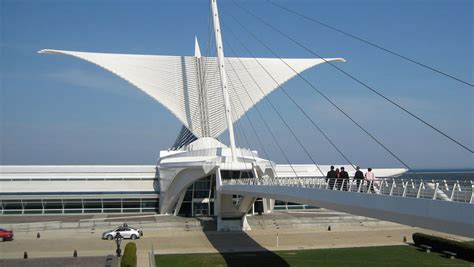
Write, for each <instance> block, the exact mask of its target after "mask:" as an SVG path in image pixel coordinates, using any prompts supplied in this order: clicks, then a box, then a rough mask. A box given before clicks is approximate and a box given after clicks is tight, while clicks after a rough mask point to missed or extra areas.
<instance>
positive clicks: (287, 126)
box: [226, 43, 324, 176]
mask: <svg viewBox="0 0 474 267" xmlns="http://www.w3.org/2000/svg"><path fill="white" fill-rule="evenodd" d="M226 46H228V47H229V48H230V49H231V50H232V51H233V53H234V54H235V50H234V49H233V48H232V46H231V45H230V44H229V43H226ZM238 59H239V62H240V64H241V65H242V67H243V68H244V69H245V70H246V72H247V73H248V74H249V76H250V77H251V79H252V80H253V82H254V83H255V85H257V87H258V88H259V90H260V92H261V93H262V94H263V95H265V93H264V91H263V89H262V88H261V87H260V85H259V84H258V83H257V81H256V80H255V78H254V77H253V75H252V74H251V73H250V71H249V70H248V69H247V67H246V66H245V65H244V64H243V63H242V61H241V60H240V58H238ZM229 63H230V62H229ZM230 65H232V63H230ZM237 79H238V80H239V81H240V82H241V80H240V78H239V77H238V75H237ZM241 83H242V82H241ZM242 87H243V88H245V86H244V85H243V84H242ZM245 90H247V89H246V88H245ZM249 98H250V99H252V98H251V97H250V96H249ZM265 100H266V101H267V103H269V104H270V106H271V107H272V109H273V110H274V111H275V113H276V114H277V115H278V117H279V118H280V120H281V121H282V122H283V124H284V125H285V126H286V128H288V130H289V131H290V133H291V135H292V136H293V137H294V138H295V140H296V142H298V144H299V146H300V147H301V149H302V150H303V151H304V152H305V153H306V155H307V156H308V158H309V159H310V160H311V161H312V162H313V164H314V165H315V166H316V167H317V168H318V170H319V172H320V173H321V175H322V176H324V172H323V171H322V170H321V168H320V167H319V166H318V164H316V162H315V161H314V159H313V157H312V156H311V154H310V153H309V152H308V150H307V149H306V148H305V147H304V145H303V143H302V142H301V140H299V138H298V136H296V134H295V132H294V131H293V130H292V129H291V127H290V126H289V124H288V123H287V122H286V121H285V119H284V118H283V116H282V115H281V113H280V112H279V111H278V109H277V108H276V107H275V105H274V104H273V103H272V102H271V101H270V99H269V98H268V97H265ZM252 101H253V100H252Z"/></svg>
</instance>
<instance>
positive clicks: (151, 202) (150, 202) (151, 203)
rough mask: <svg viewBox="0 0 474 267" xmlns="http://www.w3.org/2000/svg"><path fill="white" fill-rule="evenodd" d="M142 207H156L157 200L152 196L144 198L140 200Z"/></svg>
mask: <svg viewBox="0 0 474 267" xmlns="http://www.w3.org/2000/svg"><path fill="white" fill-rule="evenodd" d="M141 206H142V208H157V207H158V200H157V199H154V198H151V199H150V198H148V199H147V198H144V199H142V202H141Z"/></svg>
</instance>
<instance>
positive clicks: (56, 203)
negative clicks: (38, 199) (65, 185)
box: [43, 199, 63, 209]
mask: <svg viewBox="0 0 474 267" xmlns="http://www.w3.org/2000/svg"><path fill="white" fill-rule="evenodd" d="M43 203H44V209H62V208H63V202H62V201H61V199H48V200H44V201H43Z"/></svg>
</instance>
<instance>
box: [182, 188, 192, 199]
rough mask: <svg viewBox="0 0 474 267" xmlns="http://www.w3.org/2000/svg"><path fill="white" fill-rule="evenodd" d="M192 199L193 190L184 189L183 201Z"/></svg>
mask: <svg viewBox="0 0 474 267" xmlns="http://www.w3.org/2000/svg"><path fill="white" fill-rule="evenodd" d="M192 199H193V191H190V190H188V191H186V195H184V201H191V200H192Z"/></svg>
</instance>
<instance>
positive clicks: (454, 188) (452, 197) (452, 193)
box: [450, 182, 458, 201]
mask: <svg viewBox="0 0 474 267" xmlns="http://www.w3.org/2000/svg"><path fill="white" fill-rule="evenodd" d="M456 186H458V183H457V182H456V183H454V185H453V190H452V191H451V197H450V199H451V201H453V200H454V191H456Z"/></svg>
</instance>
